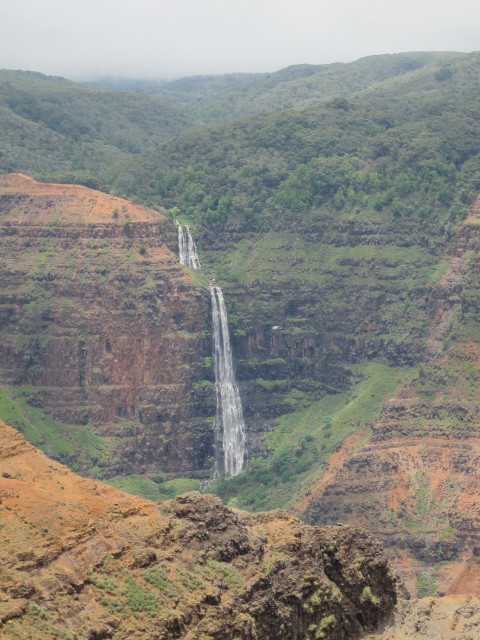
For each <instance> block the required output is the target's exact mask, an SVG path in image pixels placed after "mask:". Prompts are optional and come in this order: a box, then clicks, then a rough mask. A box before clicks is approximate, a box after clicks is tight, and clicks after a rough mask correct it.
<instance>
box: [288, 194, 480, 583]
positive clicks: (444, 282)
mask: <svg viewBox="0 0 480 640" xmlns="http://www.w3.org/2000/svg"><path fill="white" fill-rule="evenodd" d="M479 221H480V198H479V199H477V201H476V203H475V204H474V205H473V206H472V207H471V209H470V212H469V216H468V218H467V219H466V220H465V222H464V223H463V224H462V225H461V226H460V227H459V229H458V232H457V235H456V244H455V248H454V251H453V255H452V256H451V258H450V262H449V266H448V268H447V270H446V271H445V273H444V275H443V276H442V278H441V280H440V282H439V284H438V287H437V289H436V292H435V295H434V297H433V302H432V322H431V324H430V327H429V331H428V335H427V339H426V341H425V348H424V356H423V358H422V360H421V361H420V365H421V366H420V369H419V372H418V375H417V376H415V378H414V379H413V380H412V381H411V382H410V383H409V384H407V385H405V386H404V387H403V388H402V389H401V390H400V391H399V392H398V393H397V394H396V395H395V397H393V398H392V399H390V400H389V401H388V402H387V403H385V405H384V407H383V410H382V412H381V415H380V417H379V418H378V420H377V421H376V422H375V423H374V424H373V425H372V433H371V436H367V435H366V434H364V437H363V438H361V437H360V438H357V439H356V440H355V441H353V440H351V441H350V442H348V441H347V442H346V443H345V445H344V447H343V450H341V451H340V452H339V453H338V455H337V456H336V458H337V459H336V460H334V459H332V460H331V462H330V465H329V469H328V470H327V473H326V474H325V475H324V476H323V478H319V479H318V481H317V482H316V483H315V484H314V485H312V487H310V488H309V490H308V492H307V495H306V496H305V497H304V499H303V500H302V501H301V503H299V504H298V505H297V507H298V508H299V510H304V512H305V516H306V519H307V521H308V522H311V523H317V524H319V523H326V522H333V521H336V520H342V521H345V522H355V523H356V524H361V525H363V526H366V527H367V528H369V529H370V530H371V531H373V532H375V533H376V534H378V535H379V537H380V538H381V539H382V540H383V542H384V544H385V545H386V546H388V547H389V553H390V555H391V557H393V558H394V564H395V566H396V567H397V569H398V570H399V571H400V572H401V573H402V576H403V578H404V579H405V581H406V583H407V585H408V587H409V588H410V590H411V592H412V593H417V592H418V593H419V594H422V593H423V594H424V595H435V594H436V593H448V594H462V593H476V592H477V591H478V589H479V587H480V562H479V556H480V519H479V510H480V504H479V500H478V488H479V483H480V478H479V474H478V468H479V456H480V441H479V437H478V426H479V414H480V398H479V393H478V388H479V382H480V343H479V338H478V322H479V320H480V315H479V304H478V300H479V296H478V291H479V289H478V283H479V279H480V262H479V259H478V249H479V247H480V225H479Z"/></svg>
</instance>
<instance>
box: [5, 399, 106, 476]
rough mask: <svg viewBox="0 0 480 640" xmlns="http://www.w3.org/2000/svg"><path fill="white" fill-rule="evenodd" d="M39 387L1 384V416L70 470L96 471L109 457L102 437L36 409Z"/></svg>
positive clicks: (90, 430)
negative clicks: (88, 468) (69, 467)
mask: <svg viewBox="0 0 480 640" xmlns="http://www.w3.org/2000/svg"><path fill="white" fill-rule="evenodd" d="M42 392H43V389H42V388H41V387H8V388H5V387H4V388H2V387H0V418H1V419H2V420H3V421H4V422H6V423H7V424H9V425H10V426H12V427H14V428H15V429H18V430H19V431H20V432H21V433H23V435H24V436H25V438H26V439H27V440H28V441H29V442H31V443H32V444H33V445H35V446H36V447H38V448H39V449H42V451H44V452H45V453H46V454H47V455H49V456H51V457H52V458H55V459H57V460H61V461H62V462H64V463H65V464H69V465H70V466H71V468H72V469H73V470H76V469H78V468H85V467H90V468H91V469H92V472H93V473H94V474H95V471H97V473H99V470H98V468H97V465H101V464H102V461H105V459H107V458H108V457H109V447H108V444H107V442H106V441H105V439H103V438H101V437H100V436H97V435H96V434H95V433H94V432H93V431H92V429H91V428H90V427H89V426H88V425H87V426H85V427H79V426H73V425H65V424H63V423H61V422H59V421H58V420H53V419H52V418H51V417H50V416H48V415H47V414H46V413H45V411H44V410H43V409H41V408H39V407H38V406H35V405H38V404H39V400H40V399H41V397H42Z"/></svg>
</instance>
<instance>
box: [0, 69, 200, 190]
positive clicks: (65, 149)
mask: <svg viewBox="0 0 480 640" xmlns="http://www.w3.org/2000/svg"><path fill="white" fill-rule="evenodd" d="M193 124H194V121H193V119H192V118H191V117H190V116H189V115H188V114H187V113H186V112H185V110H183V109H182V108H181V107H179V106H177V105H172V104H170V103H167V102H162V101H160V100H158V99H155V98H152V97H149V96H144V95H139V94H137V93H127V92H114V93H113V92H110V91H100V90H97V89H91V88H87V87H84V86H82V85H80V84H77V83H75V82H71V81H70V80H65V79H64V78H58V77H52V76H45V75H42V74H40V73H33V72H28V71H0V171H24V172H29V173H33V174H35V175H39V174H42V173H43V172H47V173H52V172H53V173H57V174H58V173H61V172H67V173H70V174H71V175H70V176H69V177H70V179H71V181H82V180H85V179H90V180H95V179H97V178H98V176H99V175H100V174H104V173H105V169H106V167H108V166H111V165H113V164H115V163H116V162H119V161H121V160H122V159H123V158H125V157H126V156H127V155H130V154H136V153H139V152H141V151H144V150H146V149H147V148H148V147H150V146H151V145H152V144H155V143H161V142H165V141H166V140H168V139H169V138H171V137H173V136H175V135H177V134H178V133H180V132H182V131H184V130H185V129H187V128H189V127H191V126H193ZM97 184H98V183H95V184H92V185H91V186H96V185H97ZM100 184H102V182H100Z"/></svg>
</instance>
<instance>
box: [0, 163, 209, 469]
mask: <svg viewBox="0 0 480 640" xmlns="http://www.w3.org/2000/svg"><path fill="white" fill-rule="evenodd" d="M0 224H1V239H0V243H1V244H0V259H1V261H2V287H1V291H2V293H1V299H0V318H1V328H2V341H1V346H0V364H1V382H2V384H3V385H4V390H6V394H7V396H8V398H9V399H10V401H11V407H10V408H11V409H12V411H13V407H15V411H14V414H15V415H16V416H18V414H19V413H21V414H22V416H21V419H20V418H19V420H20V424H19V425H18V426H22V422H23V425H25V424H28V425H29V429H30V431H31V435H32V439H33V440H34V441H35V439H36V440H37V442H38V443H39V444H43V446H44V448H45V449H46V450H47V451H49V450H50V453H53V454H55V453H56V451H57V449H58V447H57V444H58V442H57V443H56V442H55V437H57V436H58V434H57V436H54V437H53V438H49V436H48V434H47V435H45V433H38V430H37V431H36V426H35V423H36V422H38V415H39V413H38V412H39V411H41V412H42V416H43V414H45V415H46V418H45V421H46V423H48V420H49V419H53V420H56V421H59V422H61V423H63V424H66V425H69V428H70V435H66V436H65V437H66V439H67V440H68V438H70V437H73V435H75V434H76V438H77V442H78V441H82V439H83V441H84V443H85V445H86V448H87V449H88V450H89V451H90V452H91V455H90V458H89V460H88V465H87V461H86V460H84V461H83V463H82V455H81V454H80V456H79V455H78V451H77V452H75V451H73V450H72V451H71V459H69V450H70V449H71V447H70V449H69V445H70V444H71V443H68V442H67V443H63V444H62V446H61V447H60V448H61V449H62V450H64V455H63V456H62V457H63V459H64V461H66V462H72V461H73V460H74V459H75V458H77V460H76V464H77V467H76V468H79V469H82V464H85V465H86V467H91V466H93V465H96V466H98V467H100V468H102V469H103V472H105V473H108V474H116V473H134V472H135V473H141V472H148V473H153V472H155V471H158V470H160V469H161V470H163V471H166V472H172V473H175V474H187V475H188V474H190V473H191V472H193V471H194V470H197V471H198V470H201V469H205V468H206V467H207V466H208V465H209V464H210V461H208V462H207V459H209V458H210V456H211V455H212V451H211V447H212V428H211V424H210V423H209V422H208V421H206V420H205V419H204V418H202V417H201V416H196V413H197V409H196V404H195V399H194V398H193V396H192V389H193V388H194V385H195V382H197V381H198V380H200V379H201V378H202V377H203V376H202V366H201V362H202V358H203V356H207V355H209V349H208V344H207V341H206V339H205V335H206V333H207V332H208V330H209V328H210V326H209V306H208V297H207V296H205V295H204V293H203V292H202V290H201V289H199V288H196V287H195V286H194V285H193V283H192V281H191V279H190V278H189V276H188V275H186V273H185V270H184V269H183V268H182V267H181V266H180V264H179V262H178V259H177V257H176V255H175V254H174V253H173V252H172V250H171V249H170V248H169V246H168V245H169V244H170V245H171V246H173V247H175V242H176V240H175V239H176V234H175V229H174V226H173V225H171V224H170V223H169V222H168V221H167V220H166V218H165V217H164V216H162V215H161V214H160V213H158V212H156V211H153V210H149V209H146V208H144V207H140V206H137V205H135V204H133V203H131V202H128V201H125V200H122V199H120V198H117V197H114V196H110V195H107V194H103V193H100V192H97V191H93V190H90V189H87V188H85V187H80V186H73V185H56V184H41V183H38V182H36V181H34V180H32V179H30V178H27V177H26V176H22V175H18V174H13V175H10V176H3V177H2V178H1V179H0ZM8 402H9V400H7V401H6V403H7V405H8ZM212 402H213V403H214V401H213V399H212ZM207 404H208V403H207ZM7 410H8V406H7ZM213 410H214V409H213ZM202 412H204V413H208V406H207V409H205V408H203V409H201V410H200V411H199V413H202ZM35 418H37V419H35ZM66 433H67V434H68V430H67V431H66ZM72 434H73V435H72ZM57 439H58V438H57ZM42 441H43V442H42ZM82 470H83V471H88V468H83V469H82Z"/></svg>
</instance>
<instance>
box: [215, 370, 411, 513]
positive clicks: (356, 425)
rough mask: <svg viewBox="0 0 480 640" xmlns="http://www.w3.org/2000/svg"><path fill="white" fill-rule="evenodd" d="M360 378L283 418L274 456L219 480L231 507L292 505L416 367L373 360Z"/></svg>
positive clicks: (273, 437)
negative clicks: (348, 385)
mask: <svg viewBox="0 0 480 640" xmlns="http://www.w3.org/2000/svg"><path fill="white" fill-rule="evenodd" d="M354 371H355V373H356V374H357V379H358V382H357V383H356V384H355V385H353V386H352V388H351V389H350V390H349V391H347V392H344V393H339V394H336V395H327V396H324V397H323V398H322V399H320V400H318V401H316V402H313V403H312V404H309V405H308V406H306V407H305V408H303V409H300V410H298V411H294V412H293V413H289V414H286V415H283V416H281V417H280V418H278V427H277V428H276V429H275V430H274V431H273V432H271V433H269V434H267V435H266V436H265V440H266V442H267V444H268V447H269V449H270V451H271V457H270V458H269V459H268V460H262V459H256V460H252V461H250V464H249V466H248V468H247V469H246V470H245V471H244V472H243V473H241V474H240V475H239V476H237V477H236V478H233V479H230V480H226V481H222V482H220V483H218V484H217V486H216V491H218V493H219V495H220V496H221V497H222V498H223V499H224V500H226V501H227V503H228V504H230V505H231V506H236V507H242V508H247V509H249V510H253V511H262V510H265V509H273V508H285V507H289V506H290V505H291V504H292V503H293V502H294V501H295V500H296V499H297V498H298V496H299V495H300V494H301V493H303V492H304V491H305V489H306V488H307V487H308V486H309V485H310V484H311V483H312V482H313V481H314V480H315V478H317V477H318V476H319V475H320V474H321V473H322V472H323V471H324V470H325V465H326V463H327V461H328V459H329V457H330V456H331V454H332V453H333V452H334V451H335V450H337V449H338V447H339V446H340V445H341V444H342V442H343V441H344V440H345V439H346V438H347V437H348V436H350V435H351V434H353V433H355V432H356V431H358V430H360V429H364V428H365V427H368V425H369V424H370V423H371V422H372V421H373V420H374V419H375V417H376V416H377V415H378V413H379V411H380V409H381V407H382V404H383V402H385V401H386V400H387V399H388V398H390V397H391V396H392V395H393V394H394V393H395V391H396V390H397V389H398V388H399V386H400V385H401V384H403V383H404V382H405V381H406V380H408V378H409V377H411V376H412V375H413V372H414V370H413V369H412V368H410V367H388V366H386V365H384V364H382V363H379V362H371V363H368V364H365V365H358V366H356V367H354Z"/></svg>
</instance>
